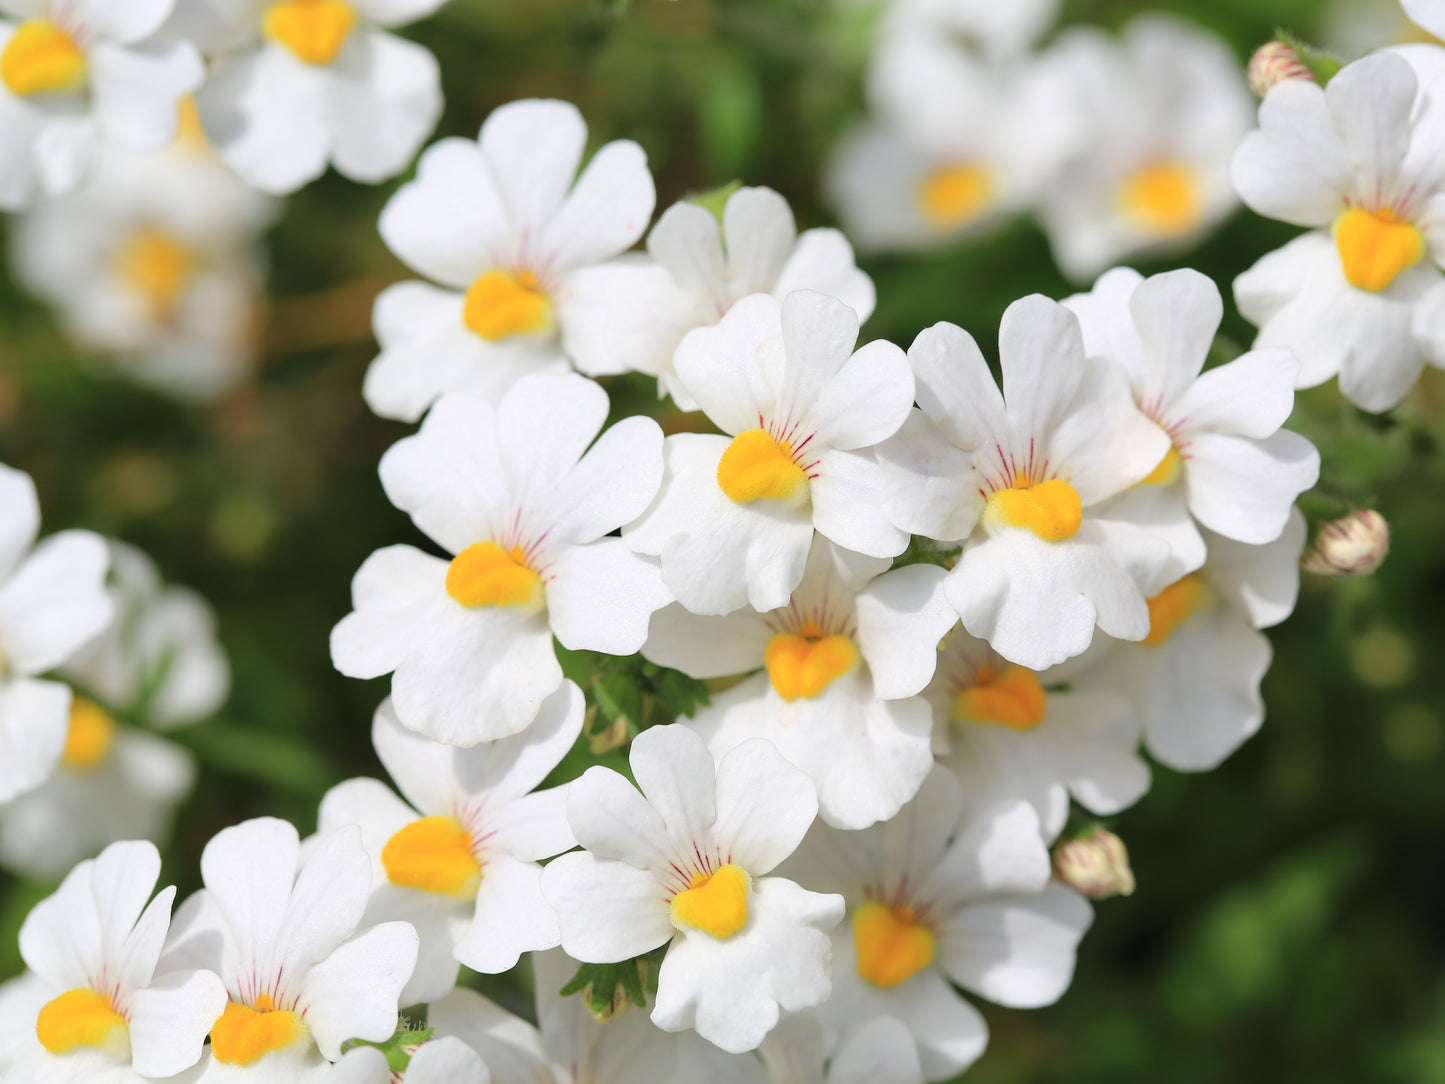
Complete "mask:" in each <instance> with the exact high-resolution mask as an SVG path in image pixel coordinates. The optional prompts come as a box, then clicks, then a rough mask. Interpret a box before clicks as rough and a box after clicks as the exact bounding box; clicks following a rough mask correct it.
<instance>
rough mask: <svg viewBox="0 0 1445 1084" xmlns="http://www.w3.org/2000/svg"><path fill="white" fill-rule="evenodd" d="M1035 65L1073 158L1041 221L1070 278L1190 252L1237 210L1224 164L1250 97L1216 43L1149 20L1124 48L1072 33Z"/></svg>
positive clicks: (1191, 27) (1196, 30)
mask: <svg viewBox="0 0 1445 1084" xmlns="http://www.w3.org/2000/svg"><path fill="white" fill-rule="evenodd" d="M1042 63H1043V64H1044V66H1045V69H1046V70H1047V71H1048V72H1049V76H1048V77H1049V78H1050V79H1051V80H1052V82H1053V85H1054V90H1053V93H1054V108H1055V109H1056V110H1058V111H1060V113H1061V115H1062V116H1064V117H1065V118H1067V120H1066V130H1068V131H1070V132H1071V135H1070V137H1069V138H1070V140H1071V143H1070V145H1071V146H1072V151H1071V153H1068V154H1066V155H1064V157H1063V159H1062V162H1061V165H1060V168H1059V172H1058V174H1057V176H1056V177H1055V179H1054V181H1053V182H1052V183H1051V184H1050V185H1049V186H1048V187H1047V190H1046V192H1045V195H1044V197H1043V201H1042V204H1041V206H1040V210H1039V218H1040V221H1041V223H1042V224H1043V227H1044V230H1045V232H1046V233H1047V234H1048V235H1049V240H1050V242H1051V244H1052V246H1053V251H1054V259H1055V260H1056V261H1057V262H1058V264H1059V267H1060V268H1062V269H1063V271H1064V272H1065V273H1066V274H1067V275H1069V276H1070V277H1071V278H1075V279H1082V280H1089V279H1092V278H1093V277H1094V276H1095V275H1097V274H1099V272H1101V271H1103V270H1104V269H1105V268H1107V267H1110V266H1112V265H1113V264H1116V263H1118V262H1120V261H1121V260H1123V259H1126V258H1128V257H1129V256H1131V255H1133V254H1136V253H1151V254H1153V253H1157V252H1165V251H1174V250H1179V249H1183V248H1186V247H1188V246H1190V245H1192V244H1193V243H1194V242H1195V241H1196V240H1198V239H1199V238H1200V236H1201V235H1203V234H1204V233H1205V232H1206V231H1207V230H1209V229H1211V228H1212V227H1214V226H1215V225H1217V224H1218V223H1220V222H1221V221H1222V220H1223V219H1224V218H1225V217H1226V216H1227V215H1229V214H1230V213H1231V212H1232V211H1233V210H1234V209H1235V207H1236V206H1238V201H1237V199H1236V198H1235V195H1234V192H1233V190H1232V189H1231V188H1230V185H1229V159H1230V155H1232V154H1233V153H1234V149H1235V147H1236V146H1237V145H1238V143H1239V139H1240V137H1241V136H1243V135H1244V133H1245V132H1246V131H1247V130H1248V129H1249V118H1250V108H1251V97H1250V94H1249V90H1248V88H1247V87H1246V86H1245V82H1244V71H1243V66H1242V65H1241V63H1240V62H1239V60H1237V59H1236V58H1235V56H1234V55H1233V53H1231V52H1230V50H1229V48H1228V47H1227V46H1226V45H1225V44H1224V43H1223V42H1222V41H1220V40H1219V39H1217V38H1215V37H1214V36H1213V35H1211V34H1210V33H1209V32H1208V31H1206V30H1203V29H1202V28H1200V27H1199V26H1197V25H1195V24H1193V23H1188V22H1185V21H1183V20H1179V19H1173V18H1170V17H1168V16H1162V15H1146V16H1141V17H1138V18H1136V19H1134V20H1133V21H1131V22H1130V23H1129V24H1128V25H1127V26H1126V27H1125V28H1124V31H1123V40H1122V41H1115V40H1113V39H1112V38H1109V37H1107V36H1105V35H1104V34H1103V33H1102V32H1101V31H1098V30H1095V29H1092V28H1080V29H1075V30H1070V31H1068V32H1067V33H1065V34H1064V35H1062V36H1061V37H1060V38H1059V39H1058V41H1057V42H1056V43H1055V44H1054V45H1053V46H1052V47H1051V48H1050V50H1049V52H1048V53H1047V54H1046V55H1045V59H1044V60H1043V61H1042Z"/></svg>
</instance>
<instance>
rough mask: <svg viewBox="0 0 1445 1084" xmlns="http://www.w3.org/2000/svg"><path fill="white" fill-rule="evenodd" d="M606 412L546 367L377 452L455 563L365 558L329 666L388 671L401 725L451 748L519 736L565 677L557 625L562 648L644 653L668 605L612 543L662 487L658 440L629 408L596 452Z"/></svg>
mask: <svg viewBox="0 0 1445 1084" xmlns="http://www.w3.org/2000/svg"><path fill="white" fill-rule="evenodd" d="M606 419H607V394H606V393H605V392H604V391H603V390H602V389H601V388H599V387H598V386H597V385H596V384H594V383H593V382H592V381H590V380H588V379H586V378H585V377H581V376H577V375H576V374H573V373H553V374H537V375H533V376H529V377H526V378H525V379H523V380H520V381H518V382H517V383H516V384H515V385H514V386H513V387H512V388H511V389H510V390H509V391H508V392H507V393H506V394H505V395H504V396H503V397H502V400H501V402H500V403H499V404H497V405H496V406H493V405H492V404H490V403H487V402H485V401H483V400H479V399H472V398H470V397H467V396H464V395H452V396H447V397H446V398H445V399H443V400H442V401H441V402H439V403H437V405H436V407H435V408H434V409H433V410H432V411H431V413H430V414H429V415H427V419H426V422H425V423H424V424H423V425H422V427H421V431H420V432H419V433H417V434H416V435H415V436H412V437H408V438H406V439H405V440H402V441H400V442H398V443H397V444H396V445H395V446H394V447H392V448H391V450H389V451H388V452H387V453H386V455H385V456H383V457H382V460H381V479H382V484H383V485H384V486H385V488H386V492H387V496H389V497H390V498H391V501H392V503H393V504H395V505H396V506H397V507H398V508H400V509H402V510H403V511H405V512H409V513H410V514H411V517H412V519H413V520H414V521H415V523H416V525H417V526H418V527H420V528H421V529H422V530H423V531H425V532H426V533H427V534H428V535H429V536H431V538H432V539H434V540H435V541H436V542H437V544H438V545H440V546H441V547H442V548H443V549H445V550H446V551H447V552H448V553H450V554H453V555H454V556H453V557H452V558H451V560H449V561H448V560H444V559H442V558H439V557H433V556H431V555H430V554H426V553H422V552H421V551H420V550H418V549H414V548H413V547H411V546H391V547H389V548H387V549H383V550H378V551H377V552H376V553H374V554H372V555H371V556H370V557H369V558H367V560H366V563H365V564H363V565H362V566H361V569H360V571H358V572H357V574H356V578H355V580H353V581H352V600H353V603H354V605H355V607H356V609H355V612H353V613H352V614H350V615H349V616H348V617H346V618H344V619H343V620H342V621H341V623H340V624H338V625H337V626H336V628H335V629H334V630H333V631H332V634H331V658H332V660H333V662H334V663H335V664H336V668H337V669H338V670H340V671H341V672H342V673H343V674H346V675H347V676H349V677H362V678H374V677H381V676H382V675H383V674H387V673H391V672H393V671H394V672H395V674H394V676H393V678H392V683H391V694H392V702H393V705H394V707H395V709H396V715H397V718H398V719H400V720H401V722H402V724H403V725H404V726H407V727H410V728H411V729H412V730H416V731H419V732H420V733H422V734H425V735H426V736H427V737H429V738H432V739H434V740H436V741H441V742H445V743H447V744H448V745H475V744H476V743H477V742H481V741H492V740H494V739H496V738H501V737H505V736H506V735H508V734H515V733H516V732H517V731H519V730H521V729H522V728H523V727H525V726H526V725H527V724H528V723H530V722H531V721H532V719H533V718H534V717H535V716H536V714H537V711H538V709H539V708H540V707H541V705H542V702H543V701H544V700H545V699H546V698H547V697H548V696H550V695H551V694H552V693H553V692H555V691H556V690H557V687H558V686H559V685H561V684H562V668H561V666H560V665H558V663H557V655H556V651H555V649H554V648H553V646H552V637H553V635H554V634H555V635H556V637H557V639H558V640H560V641H561V643H562V646H563V647H565V648H567V649H569V650H587V651H605V652H607V653H609V654H613V655H631V654H632V653H634V652H635V651H637V649H638V648H640V647H641V646H642V642H643V641H644V640H645V639H646V638H647V622H648V619H649V618H650V617H651V616H652V612H653V611H654V610H656V609H658V608H659V607H661V606H664V605H666V604H667V602H669V601H670V597H669V595H668V593H667V590H666V589H665V588H664V587H663V585H662V581H661V579H660V578H659V575H658V570H657V566H656V564H655V563H654V562H649V561H648V560H646V559H645V558H642V557H639V556H637V555H636V554H635V553H633V552H632V551H631V550H629V549H628V548H627V547H626V546H624V545H623V543H622V541H621V539H617V538H608V537H605V536H606V535H607V534H608V533H609V532H611V531H614V530H616V529H617V528H618V527H620V526H622V525H623V524H624V523H627V522H628V521H629V520H632V519H634V518H636V517H637V516H638V515H639V514H640V513H641V512H642V511H643V509H645V508H646V507H647V505H648V502H649V501H651V500H652V498H653V495H654V494H655V493H656V492H657V487H658V483H659V481H660V480H661V477H662V432H661V430H659V429H658V427H657V423H656V422H654V421H652V420H651V419H650V418H642V417H633V418H627V419H625V420H623V421H621V422H619V423H618V424H617V425H614V426H613V427H612V428H611V429H609V430H607V432H605V433H603V434H602V436H601V437H600V438H598V439H597V441H596V443H595V444H593V438H594V437H597V434H598V432H599V431H600V430H601V429H602V424H603V422H604V421H606ZM588 445H592V446H591V448H589V447H588ZM584 453H585V454H584Z"/></svg>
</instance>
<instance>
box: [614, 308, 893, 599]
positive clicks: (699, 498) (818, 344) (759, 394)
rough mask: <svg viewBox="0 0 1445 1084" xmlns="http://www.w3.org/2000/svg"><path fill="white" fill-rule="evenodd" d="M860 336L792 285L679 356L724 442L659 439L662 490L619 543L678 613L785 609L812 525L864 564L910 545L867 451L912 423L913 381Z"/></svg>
mask: <svg viewBox="0 0 1445 1084" xmlns="http://www.w3.org/2000/svg"><path fill="white" fill-rule="evenodd" d="M857 339H858V314H857V313H856V312H854V311H853V310H852V309H851V308H849V307H848V306H847V305H845V304H844V303H843V302H842V301H839V300H837V299H836V298H832V297H825V296H823V295H822V294H818V293H813V292H812V291H809V290H799V291H796V292H794V293H791V294H789V295H788V296H787V298H786V299H785V300H784V301H783V302H782V303H781V304H779V303H778V301H777V300H776V299H775V298H773V297H771V296H768V295H766V294H754V295H753V296H751V297H745V298H743V300H741V301H739V302H738V303H737V304H736V305H734V306H733V307H732V309H731V310H729V311H728V314H727V315H726V316H724V317H723V318H722V321H721V322H720V323H719V324H718V325H717V326H716V327H710V328H698V329H697V330H696V331H692V332H690V333H689V334H688V336H687V338H685V339H683V341H682V345H680V346H679V347H678V349H677V355H676V365H677V377H678V380H679V381H680V382H681V384H682V386H683V388H684V390H685V391H686V392H687V393H688V394H689V395H690V396H692V398H693V399H694V400H695V401H696V402H697V403H698V404H699V405H700V406H701V408H702V410H703V412H704V413H706V414H707V416H708V418H709V419H710V420H711V421H712V422H713V424H714V425H716V426H717V427H718V428H719V429H721V430H722V431H723V432H724V433H726V434H728V436H714V435H710V434H700V433H683V434H679V435H677V436H672V437H668V438H667V442H666V444H665V445H664V446H663V457H664V460H665V462H666V473H665V475H664V477H663V483H662V491H661V492H660V493H659V494H658V495H657V500H656V501H654V502H653V504H652V507H651V508H649V509H648V510H647V512H646V514H645V515H643V516H642V518H641V519H639V520H638V521H637V522H635V523H633V524H631V525H630V526H629V527H628V528H627V529H626V531H625V532H624V534H623V537H624V538H625V539H626V541H627V544H628V545H629V546H631V547H632V548H633V549H634V550H636V551H637V552H639V553H647V554H655V555H658V556H660V557H661V559H662V579H663V582H664V583H665V584H667V586H668V588H669V589H671V591H672V593H673V594H674V595H675V596H676V598H677V601H678V602H680V603H682V605H683V606H684V607H686V608H687V609H688V610H691V611H692V612H693V613H698V614H726V613H731V612H732V611H733V610H736V609H739V608H741V607H742V606H745V605H747V606H752V607H753V608H754V609H755V610H758V611H767V610H772V609H776V608H778V607H780V606H786V605H787V603H788V596H789V595H791V594H792V593H793V590H794V589H795V588H796V587H797V586H798V583H799V582H800V581H801V580H802V578H803V567H804V565H805V564H806V563H807V560H808V550H809V547H810V546H811V545H812V541H813V532H814V529H815V528H816V530H817V533H819V534H821V535H822V536H823V537H825V538H827V539H829V540H831V541H833V542H836V543H837V544H838V545H840V546H844V547H846V548H848V549H851V550H855V551H857V552H859V553H864V554H868V555H870V556H873V557H893V556H895V555H897V554H899V553H902V552H903V550H904V548H905V547H906V546H907V544H908V535H907V534H906V533H905V532H903V531H901V530H899V529H898V528H897V527H895V526H893V524H892V523H890V522H889V520H888V517H887V515H886V514H885V512H884V507H883V502H884V484H883V476H882V474H881V472H880V471H879V469H878V464H877V463H876V461H875V460H874V458H873V453H872V447H873V446H874V445H876V444H877V443H878V442H879V441H882V440H886V439H887V438H888V437H890V436H892V435H893V434H894V433H896V432H897V431H898V427H899V426H900V425H902V424H903V421H904V419H905V418H906V417H907V416H908V410H909V405H910V404H911V403H912V402H913V376H912V374H911V373H910V372H909V370H908V361H907V359H906V358H905V357H904V355H903V351H902V350H900V349H898V347H896V346H894V345H893V344H892V343H889V342H884V341H883V340H881V339H880V340H877V341H875V342H871V343H869V344H868V345H866V346H864V347H863V348H862V349H860V350H859V351H857V352H856V353H854V352H853V347H854V345H855V344H856V342H857Z"/></svg>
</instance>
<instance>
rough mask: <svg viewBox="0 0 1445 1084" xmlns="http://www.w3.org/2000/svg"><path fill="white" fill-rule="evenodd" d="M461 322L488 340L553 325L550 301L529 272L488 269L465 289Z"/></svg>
mask: <svg viewBox="0 0 1445 1084" xmlns="http://www.w3.org/2000/svg"><path fill="white" fill-rule="evenodd" d="M462 322H463V323H464V324H466V325H467V327H469V328H470V329H471V330H472V331H474V332H476V333H477V334H478V335H480V336H481V337H482V338H484V339H486V340H488V341H489V342H498V341H500V340H502V339H505V338H507V337H508V336H511V335H535V334H537V333H538V332H541V331H546V330H547V329H548V328H550V327H551V326H552V302H551V299H550V298H548V297H547V294H546V292H545V291H544V290H543V289H542V287H541V285H540V284H539V283H538V282H537V276H536V275H534V274H532V272H530V271H522V272H519V273H517V274H515V275H514V274H512V273H511V272H510V271H488V272H487V273H486V274H485V275H482V276H481V277H479V278H478V279H477V281H476V282H474V283H472V284H471V286H470V287H469V288H468V289H467V296H466V300H465V301H464V302H463V303H462Z"/></svg>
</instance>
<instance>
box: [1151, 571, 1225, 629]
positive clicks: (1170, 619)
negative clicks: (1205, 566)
mask: <svg viewBox="0 0 1445 1084" xmlns="http://www.w3.org/2000/svg"><path fill="white" fill-rule="evenodd" d="M1208 601H1209V591H1208V589H1207V588H1206V587H1205V586H1204V581H1203V580H1202V579H1200V577H1199V576H1197V575H1196V574H1194V573H1190V574H1189V575H1188V576H1185V577H1184V578H1183V579H1182V580H1176V581H1175V582H1173V583H1171V584H1170V585H1169V586H1168V587H1166V588H1164V590H1162V591H1160V592H1159V593H1158V594H1157V595H1155V596H1154V597H1153V598H1151V599H1150V600H1149V635H1148V636H1146V637H1144V639H1143V641H1142V642H1143V643H1145V644H1148V645H1149V646H1150V647H1158V646H1159V645H1160V644H1162V643H1163V642H1164V641H1165V640H1167V639H1169V637H1171V636H1173V635H1174V630H1175V629H1177V628H1178V627H1179V626H1180V625H1182V624H1184V622H1185V621H1188V620H1189V618H1190V617H1192V616H1194V614H1195V613H1197V612H1198V611H1199V609H1200V608H1201V607H1202V606H1203V605H1204V604H1205V603H1206V602H1208Z"/></svg>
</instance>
